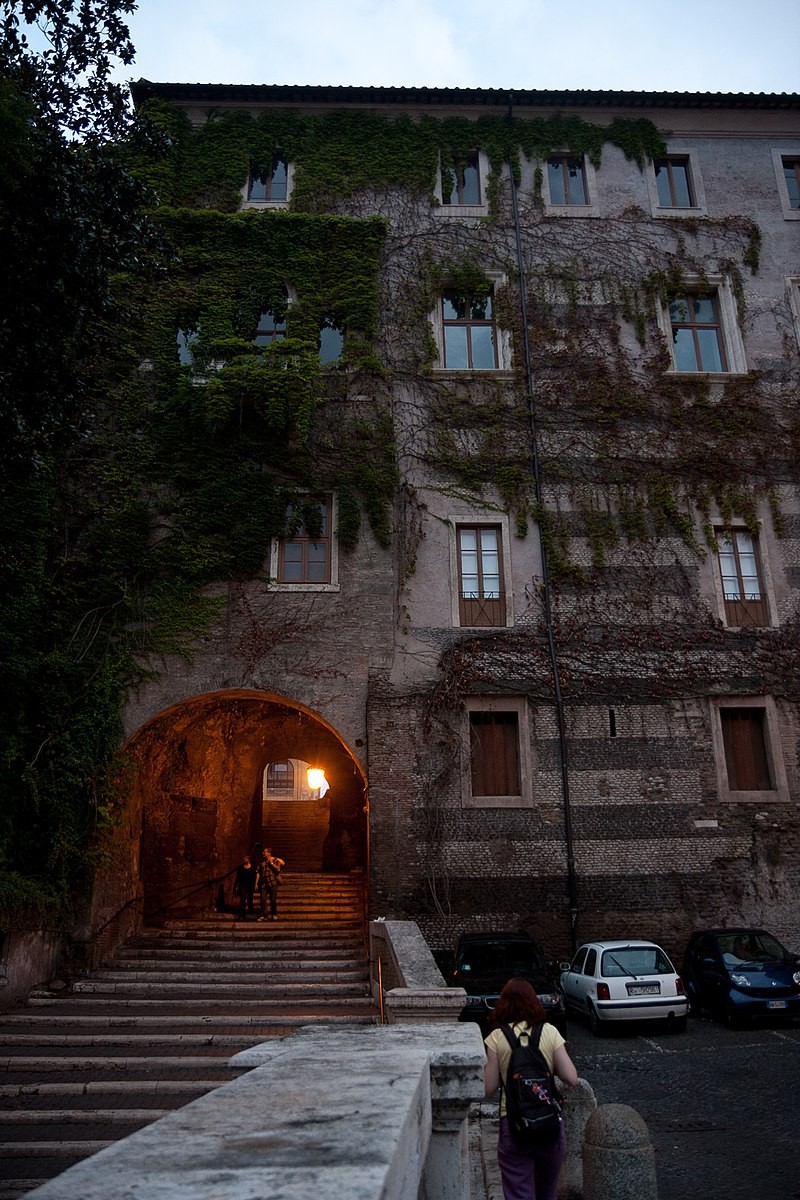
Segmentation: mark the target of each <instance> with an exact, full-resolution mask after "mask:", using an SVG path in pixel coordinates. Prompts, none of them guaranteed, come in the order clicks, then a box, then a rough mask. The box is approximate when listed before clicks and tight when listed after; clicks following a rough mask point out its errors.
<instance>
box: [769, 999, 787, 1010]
mask: <svg viewBox="0 0 800 1200" xmlns="http://www.w3.org/2000/svg"><path fill="white" fill-rule="evenodd" d="M767 1008H786V1001H785V1000H768V1001H767Z"/></svg>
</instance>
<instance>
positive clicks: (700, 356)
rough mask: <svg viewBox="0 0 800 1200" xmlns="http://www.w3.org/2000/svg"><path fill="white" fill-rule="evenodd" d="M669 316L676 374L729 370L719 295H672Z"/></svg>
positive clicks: (694, 293)
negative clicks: (678, 372) (679, 372)
mask: <svg viewBox="0 0 800 1200" xmlns="http://www.w3.org/2000/svg"><path fill="white" fill-rule="evenodd" d="M669 317H670V324H671V326H672V347H673V355H674V362H675V370H676V371H708V372H715V373H720V372H724V371H727V370H728V363H727V358H726V354H725V339H724V337H723V333H722V323H721V318H720V312H719V304H718V298H717V295H716V293H711V294H708V295H701V294H700V293H699V292H687V293H686V294H685V295H682V296H673V298H672V299H671V300H670V302H669Z"/></svg>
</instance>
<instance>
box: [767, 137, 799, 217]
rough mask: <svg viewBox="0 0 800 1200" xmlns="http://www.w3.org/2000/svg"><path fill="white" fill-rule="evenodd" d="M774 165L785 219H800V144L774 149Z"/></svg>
mask: <svg viewBox="0 0 800 1200" xmlns="http://www.w3.org/2000/svg"><path fill="white" fill-rule="evenodd" d="M772 165H773V167H774V169H775V180H776V183H777V188H778V198H779V200H780V204H781V210H782V212H783V216H784V219H785V220H787V221H798V220H800V146H793V147H787V148H786V149H783V150H773V151H772Z"/></svg>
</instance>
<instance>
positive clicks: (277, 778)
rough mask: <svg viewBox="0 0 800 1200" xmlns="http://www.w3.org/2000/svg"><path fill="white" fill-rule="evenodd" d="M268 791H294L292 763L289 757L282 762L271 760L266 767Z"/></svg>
mask: <svg viewBox="0 0 800 1200" xmlns="http://www.w3.org/2000/svg"><path fill="white" fill-rule="evenodd" d="M267 791H268V792H293V791H294V765H293V763H292V762H291V760H290V759H286V760H285V761H284V762H271V763H270V764H269V766H268V767H267Z"/></svg>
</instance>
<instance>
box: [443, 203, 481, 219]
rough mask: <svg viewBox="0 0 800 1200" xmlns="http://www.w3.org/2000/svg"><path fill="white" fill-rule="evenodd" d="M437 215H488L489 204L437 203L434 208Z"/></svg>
mask: <svg viewBox="0 0 800 1200" xmlns="http://www.w3.org/2000/svg"><path fill="white" fill-rule="evenodd" d="M433 213H434V216H436V217H488V215H489V206H488V204H437V205H435V206H434V209H433Z"/></svg>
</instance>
